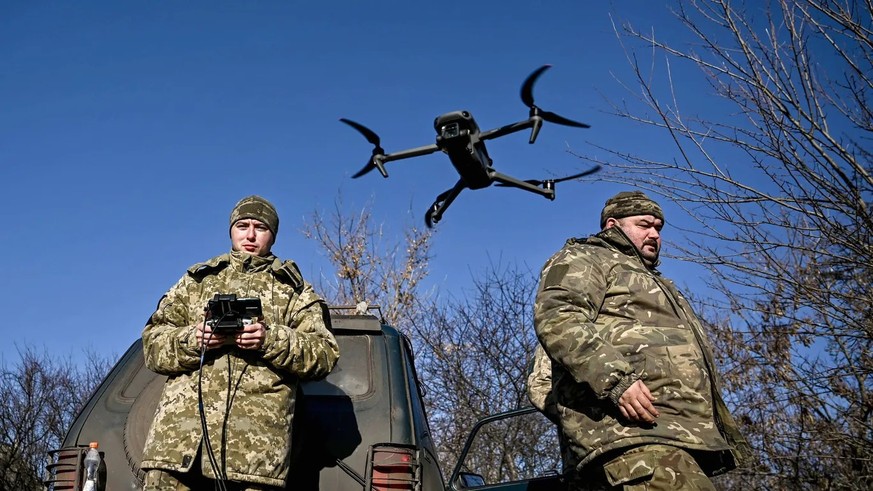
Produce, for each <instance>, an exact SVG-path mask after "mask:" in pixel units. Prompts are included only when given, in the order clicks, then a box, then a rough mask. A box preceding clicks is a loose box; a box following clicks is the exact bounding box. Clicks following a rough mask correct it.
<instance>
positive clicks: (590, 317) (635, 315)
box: [529, 191, 749, 490]
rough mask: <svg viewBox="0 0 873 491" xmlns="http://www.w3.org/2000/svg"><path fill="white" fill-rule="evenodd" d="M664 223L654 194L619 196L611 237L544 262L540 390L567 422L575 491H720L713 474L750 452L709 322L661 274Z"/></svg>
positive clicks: (610, 205)
mask: <svg viewBox="0 0 873 491" xmlns="http://www.w3.org/2000/svg"><path fill="white" fill-rule="evenodd" d="M663 225H664V214H663V212H662V210H661V207H660V206H659V205H658V204H657V203H655V202H654V201H652V200H651V199H649V198H648V197H647V196H646V195H645V194H643V193H642V192H639V191H633V192H621V193H618V194H617V195H615V196H613V197H612V198H610V199H609V200H607V202H606V206H604V208H603V211H602V212H601V215H600V227H601V231H600V233H598V234H596V235H593V236H591V237H588V238H587V239H570V240H568V241H567V243H566V244H565V246H564V247H563V248H562V249H561V250H560V251H558V252H557V253H556V254H555V255H554V256H552V257H551V258H550V259H549V260H548V261H547V262H546V264H545V266H544V267H543V271H542V276H541V280H540V287H539V291H538V292H537V297H536V305H535V308H534V325H535V329H536V333H537V337H538V338H539V340H540V343H541V344H542V347H543V351H541V352H540V354H539V357H540V359H539V360H536V363H535V364H534V366H535V370H534V372H535V373H532V374H531V377H530V380H531V382H532V383H531V384H530V389H529V390H530V395H531V399H532V400H533V401H534V402H535V403H537V404H539V405H542V406H543V407H544V408H545V409H546V412H547V414H548V413H551V415H557V419H558V424H559V428H560V430H561V434H562V438H563V439H564V442H565V443H566V445H567V447H568V450H569V452H570V453H571V457H570V458H568V457H567V455H565V456H564V461H565V466H566V464H567V462H568V460H569V462H570V463H572V464H573V465H574V466H575V471H572V470H571V471H570V472H569V473H568V476H567V477H568V481H569V485H570V489H597V490H608V489H631V488H630V487H629V486H634V485H641V486H643V487H641V488H640V489H664V490H667V489H669V490H675V489H715V488H714V487H713V484H712V482H711V481H710V480H709V477H708V476H714V475H717V474H721V473H723V472H727V471H729V470H731V469H733V468H735V467H736V466H737V465H740V464H741V463H742V461H743V460H744V459H745V458H747V457H748V455H749V448H748V445H747V443H746V442H745V440H744V439H743V437H742V435H740V433H739V430H738V429H737V426H736V424H735V423H734V420H733V418H732V417H731V415H730V414H729V413H728V411H727V408H726V406H725V404H724V402H723V400H722V398H721V393H720V390H719V385H718V376H717V373H716V368H715V365H714V363H713V356H712V350H711V347H710V345H709V342H708V340H707V338H706V336H705V334H704V332H703V327H702V326H701V323H700V321H699V320H698V319H697V317H696V316H695V314H694V312H693V311H692V309H691V306H690V305H689V304H688V302H687V301H686V300H685V298H684V297H683V296H682V295H681V294H680V293H679V291H678V290H677V289H676V287H675V286H674V285H673V283H672V282H670V281H669V280H667V279H665V278H663V277H662V276H661V275H660V273H659V272H658V271H657V269H656V267H657V265H658V263H659V261H658V256H659V253H660V250H661V228H662V227H663ZM545 354H547V355H548V358H549V359H542V358H543V357H544V356H545ZM548 390H551V391H553V392H554V393H553V394H543V391H548ZM549 404H551V405H552V408H551V409H549ZM633 489H636V488H633Z"/></svg>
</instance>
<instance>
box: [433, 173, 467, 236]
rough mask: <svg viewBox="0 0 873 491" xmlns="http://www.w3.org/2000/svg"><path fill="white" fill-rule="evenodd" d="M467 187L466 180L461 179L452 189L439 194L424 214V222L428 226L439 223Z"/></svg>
mask: <svg viewBox="0 0 873 491" xmlns="http://www.w3.org/2000/svg"><path fill="white" fill-rule="evenodd" d="M465 187H467V186H466V185H465V184H464V180H463V179H461V180H459V181H458V182H457V183H455V186H454V187H452V189H449V190H448V191H444V192H443V193H441V194H440V195H439V196H437V199H436V201H434V202H433V204H432V205H430V208H428V210H427V212H426V213H425V214H424V223H425V224H426V225H427V228H432V227H433V224H435V223H438V222H439V221H440V220H441V219H442V218H443V213H445V212H446V208H448V207H449V205H451V204H452V202H453V201H455V198H457V197H458V195H459V194H461V191H463V190H464V188H465Z"/></svg>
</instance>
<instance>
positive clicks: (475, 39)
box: [0, 0, 706, 361]
mask: <svg viewBox="0 0 873 491" xmlns="http://www.w3.org/2000/svg"><path fill="white" fill-rule="evenodd" d="M610 13H612V16H613V18H614V19H617V20H622V19H629V20H631V21H633V22H635V23H636V24H637V25H640V26H654V27H655V28H656V29H658V30H659V32H661V31H660V30H664V31H666V32H667V33H670V32H671V30H674V29H679V28H678V27H676V24H675V22H673V21H672V20H671V18H672V17H671V14H670V12H669V10H668V7H667V6H666V5H665V3H663V2H651V1H643V0H633V1H626V2H617V3H616V4H615V5H611V4H609V3H606V2H580V1H571V0H563V1H533V0H529V1H515V0H512V1H482V2H408V1H407V2H404V1H391V2H355V1H325V2H290V1H288V2H279V1H239V2H229V1H210V2H205V1H190V2H167V1H149V2H145V1H139V2H109V1H104V2H93V1H83V2H25V1H8V2H3V3H2V4H0V108H2V109H0V180H2V183H3V188H4V192H3V193H2V195H0V206H2V208H3V209H4V210H6V219H5V220H4V226H3V227H2V242H3V243H4V244H5V245H6V252H5V253H4V254H3V255H2V256H0V274H2V283H0V309H2V312H4V314H5V316H6V318H5V319H4V322H3V323H4V326H5V327H4V328H3V332H4V335H5V337H6V342H5V343H3V346H2V348H0V358H2V359H3V360H6V361H12V360H17V354H16V349H17V347H18V346H23V345H34V346H37V347H45V349H46V350H47V351H48V352H50V353H53V354H57V355H59V356H63V355H73V356H77V355H78V354H80V353H81V351H82V350H83V349H86V348H92V349H97V350H99V351H101V352H104V353H109V352H113V353H117V354H120V353H121V352H123V351H124V350H125V349H126V348H127V347H128V346H129V345H130V343H131V342H132V341H133V340H134V339H136V338H137V337H138V336H139V335H140V332H141V329H142V326H143V324H144V322H145V321H146V319H147V318H148V316H149V315H150V313H151V312H152V310H153V309H154V307H155V304H156V302H157V300H158V299H159V297H160V296H161V295H162V293H163V292H164V291H166V290H167V289H168V288H169V287H170V286H171V285H172V284H173V283H174V282H175V281H176V280H177V279H178V278H179V276H180V275H181V274H182V273H183V271H184V269H185V268H186V267H188V266H189V265H191V264H193V263H195V262H199V261H201V260H205V259H207V258H209V257H212V256H214V255H217V254H220V253H223V252H226V251H227V249H228V247H229V242H228V239H227V227H228V224H227V217H228V214H229V212H230V209H231V208H232V206H233V204H234V203H235V202H236V201H237V200H238V199H239V198H241V197H243V196H246V195H248V194H253V193H257V194H261V195H263V196H265V197H267V198H268V199H270V200H271V201H273V203H275V204H276V206H277V208H278V209H279V213H280V216H281V230H280V233H279V237H278V242H277V244H276V247H275V248H274V251H275V252H276V253H277V254H278V255H279V256H282V257H289V258H292V259H294V260H295V261H297V262H298V264H299V265H300V267H301V269H302V270H303V272H304V275H306V276H308V277H310V278H313V277H315V276H316V275H319V274H322V271H326V269H325V267H326V266H325V261H324V259H323V258H322V257H321V256H319V254H318V249H317V247H316V244H315V243H314V242H312V241H308V240H307V239H305V238H304V237H303V236H302V234H301V233H300V229H301V228H302V227H303V225H304V223H305V221H306V219H307V217H308V216H310V215H311V213H312V212H313V211H314V210H322V211H323V212H330V211H331V210H332V209H333V206H334V202H335V200H336V199H337V197H338V195H339V194H341V195H342V201H343V204H344V209H345V210H348V211H349V212H353V211H354V210H355V209H360V207H361V206H363V205H364V204H365V203H367V202H372V203H373V213H374V217H375V219H376V221H377V222H378V223H382V224H384V225H385V227H386V229H387V230H388V231H389V233H394V234H399V233H400V232H401V230H402V227H403V225H404V224H408V223H415V224H419V225H420V224H421V223H422V222H423V213H424V211H425V210H426V209H427V207H428V206H429V205H430V204H431V202H432V201H433V199H434V198H435V197H436V195H437V194H439V193H440V192H442V191H444V190H446V189H448V188H449V187H451V186H452V185H453V184H454V182H455V181H456V180H457V174H456V173H455V171H454V169H453V168H452V166H451V164H450V162H449V161H448V159H447V158H446V157H445V156H443V155H442V154H434V155H430V156H427V157H422V158H418V159H412V160H407V161H402V162H395V163H391V164H389V165H388V171H389V173H390V178H389V179H387V180H386V179H383V178H382V177H381V176H379V175H378V174H377V173H375V172H374V173H371V174H368V175H367V176H365V177H363V178H361V179H356V180H353V179H351V177H350V176H351V175H352V174H354V173H355V172H356V171H357V170H358V169H359V168H360V167H361V166H362V165H363V164H364V163H365V162H366V161H367V158H368V157H369V154H370V150H371V147H370V145H369V144H368V143H366V141H365V140H364V139H363V138H362V137H361V136H360V135H359V134H357V133H356V132H354V131H353V130H352V129H350V128H349V127H347V126H345V125H343V124H341V123H340V122H339V121H338V120H339V118H341V117H345V118H350V119H353V120H355V121H358V122H360V123H363V124H365V125H367V126H368V127H370V128H372V129H373V130H375V131H376V132H378V133H379V134H380V136H381V137H382V146H383V147H385V149H386V150H387V151H389V152H390V151H397V150H402V149H405V148H410V147H416V146H421V145H427V144H430V143H433V141H434V136H435V134H434V131H433V128H432V122H433V119H434V117H436V116H438V115H440V114H442V113H446V112H449V111H453V110H458V109H467V110H469V111H471V112H472V113H473V114H474V116H475V117H476V120H477V121H478V123H479V125H480V126H481V127H482V128H483V129H490V128H494V127H498V126H502V125H505V124H508V123H512V122H516V121H520V120H523V119H525V118H526V117H527V108H525V107H524V106H523V104H522V103H521V101H520V99H519V95H518V94H519V87H520V85H521V83H522V81H523V80H524V78H525V77H526V76H527V75H528V74H529V73H530V72H531V71H533V70H534V69H536V68H537V67H539V66H541V65H543V64H546V63H549V64H552V65H553V68H552V69H551V70H549V71H547V72H546V73H545V74H544V75H543V76H542V77H541V78H540V80H539V83H538V84H537V87H536V91H535V96H536V102H537V104H538V105H539V106H540V107H542V108H544V109H546V110H550V111H554V112H557V113H559V114H561V115H563V116H565V117H568V118H571V119H575V120H579V121H583V122H586V123H589V124H591V125H592V128H591V129H587V130H580V129H574V128H567V127H560V126H555V125H548V124H547V125H546V127H545V128H544V129H543V131H542V132H541V134H540V136H539V139H538V141H537V143H536V145H528V144H527V134H526V133H519V134H515V135H511V136H508V137H505V138H502V139H498V140H493V141H489V142H488V150H489V153H490V155H491V157H492V158H493V159H494V165H495V167H496V168H497V169H498V170H499V171H501V172H503V173H506V174H510V175H513V176H516V177H519V178H521V179H541V178H547V177H552V176H561V175H565V174H570V173H575V172H579V171H581V170H584V169H586V168H587V166H588V165H587V164H586V163H585V162H583V161H581V160H579V159H577V158H575V157H574V156H572V155H570V154H569V153H568V152H567V150H568V149H573V150H575V151H577V152H581V153H596V150H594V148H593V147H592V144H597V145H602V146H606V147H613V148H620V149H622V150H625V151H628V152H630V153H639V154H654V153H661V154H663V153H667V154H669V152H671V151H672V150H671V148H670V146H669V143H668V142H666V141H663V142H662V139H663V135H658V134H656V133H651V132H647V131H642V130H640V129H639V128H636V127H635V126H634V125H633V124H632V123H630V122H629V121H627V120H622V119H619V118H617V117H615V116H611V115H609V114H608V108H609V104H608V103H607V102H606V101H607V100H612V101H621V100H623V99H626V98H628V97H629V96H630V94H628V93H627V92H626V91H625V89H623V88H622V87H621V86H620V84H619V83H618V81H617V80H624V81H627V82H629V83H630V82H631V81H632V79H631V76H630V72H629V69H628V65H627V62H626V60H625V55H624V53H623V52H622V48H621V46H620V45H619V43H618V41H617V40H616V37H615V35H614V33H613V31H612V20H611V18H610ZM705 90H706V87H705V86H699V87H694V86H692V87H689V88H688V93H687V95H688V96H689V98H690V100H691V101H692V102H693V101H694V100H695V96H694V94H695V91H701V92H700V93H701V95H702V94H703V92H702V91H705ZM701 103H704V102H701ZM692 111H693V108H692ZM619 190H621V188H616V187H615V186H613V185H610V184H607V183H602V182H595V181H594V180H588V181H586V182H567V183H562V184H561V185H559V186H558V189H557V199H556V200H555V201H554V202H549V201H547V200H545V199H543V198H541V197H539V196H535V195H533V194H529V193H525V192H522V191H517V190H511V189H504V188H493V187H492V188H488V189H484V190H479V191H465V192H464V193H462V194H461V195H460V197H459V198H458V199H457V200H456V201H455V203H454V204H453V205H452V207H451V208H450V209H449V210H448V211H447V213H446V215H445V216H444V220H443V221H442V222H441V223H440V224H439V225H438V227H437V228H438V233H437V235H436V237H435V238H434V245H433V253H434V255H435V257H434V260H433V262H432V263H431V280H430V283H429V286H436V287H439V288H446V289H451V290H453V291H454V292H456V294H457V292H462V291H463V288H464V287H466V286H468V285H469V284H470V281H471V280H470V278H471V274H475V273H477V272H479V271H481V270H482V268H483V267H484V265H485V264H486V263H487V262H488V261H496V260H498V259H499V260H500V261H502V262H504V263H518V264H522V265H527V266H529V267H530V268H531V269H532V270H538V269H539V268H540V266H541V265H542V263H543V262H544V261H545V260H546V259H547V258H548V257H549V255H551V254H552V253H553V252H554V251H555V250H557V249H558V248H559V247H560V246H561V245H562V244H563V242H564V240H565V239H566V238H567V237H570V236H579V235H587V234H589V233H592V232H594V231H595V229H596V227H597V220H598V215H599V211H600V208H601V207H602V205H603V202H604V201H605V200H606V199H607V198H608V197H609V196H611V195H612V194H614V193H615V192H617V191H619ZM665 208H666V210H667V213H668V221H669V220H670V219H671V217H670V215H669V214H670V212H671V211H672V208H671V206H670V205H669V204H665ZM410 211H411V212H412V214H410ZM668 231H669V230H668ZM664 270H665V272H666V273H667V274H668V276H673V275H675V274H678V275H681V272H682V269H681V266H678V265H673V264H670V263H669V262H668V264H666V265H665V268H664ZM677 279H678V280H679V283H680V284H682V278H677Z"/></svg>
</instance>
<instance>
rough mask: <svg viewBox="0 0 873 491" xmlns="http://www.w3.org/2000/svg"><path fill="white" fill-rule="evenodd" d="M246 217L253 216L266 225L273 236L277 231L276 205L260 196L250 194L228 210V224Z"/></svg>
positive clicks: (277, 215) (231, 224)
mask: <svg viewBox="0 0 873 491" xmlns="http://www.w3.org/2000/svg"><path fill="white" fill-rule="evenodd" d="M246 218H253V219H255V220H258V221H260V222H261V223H263V224H264V225H266V226H267V228H269V229H270V231H271V232H273V237H275V236H276V235H277V234H278V233H279V214H278V213H276V207H275V206H273V204H272V203H270V202H269V201H267V200H265V199H264V198H262V197H260V196H257V195H251V196H246V197H245V198H243V199H241V200H239V203H237V204H236V206H234V207H233V211H231V212H230V226H231V227H232V226H233V224H234V223H236V222H238V221H240V220H243V219H246Z"/></svg>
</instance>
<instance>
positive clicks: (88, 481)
mask: <svg viewBox="0 0 873 491" xmlns="http://www.w3.org/2000/svg"><path fill="white" fill-rule="evenodd" d="M89 447H90V448H89V449H88V453H86V454H85V484H83V485H82V491H96V490H97V476H98V473H99V471H100V452H99V451H98V450H97V447H98V444H97V442H91V444H90V445H89Z"/></svg>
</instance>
